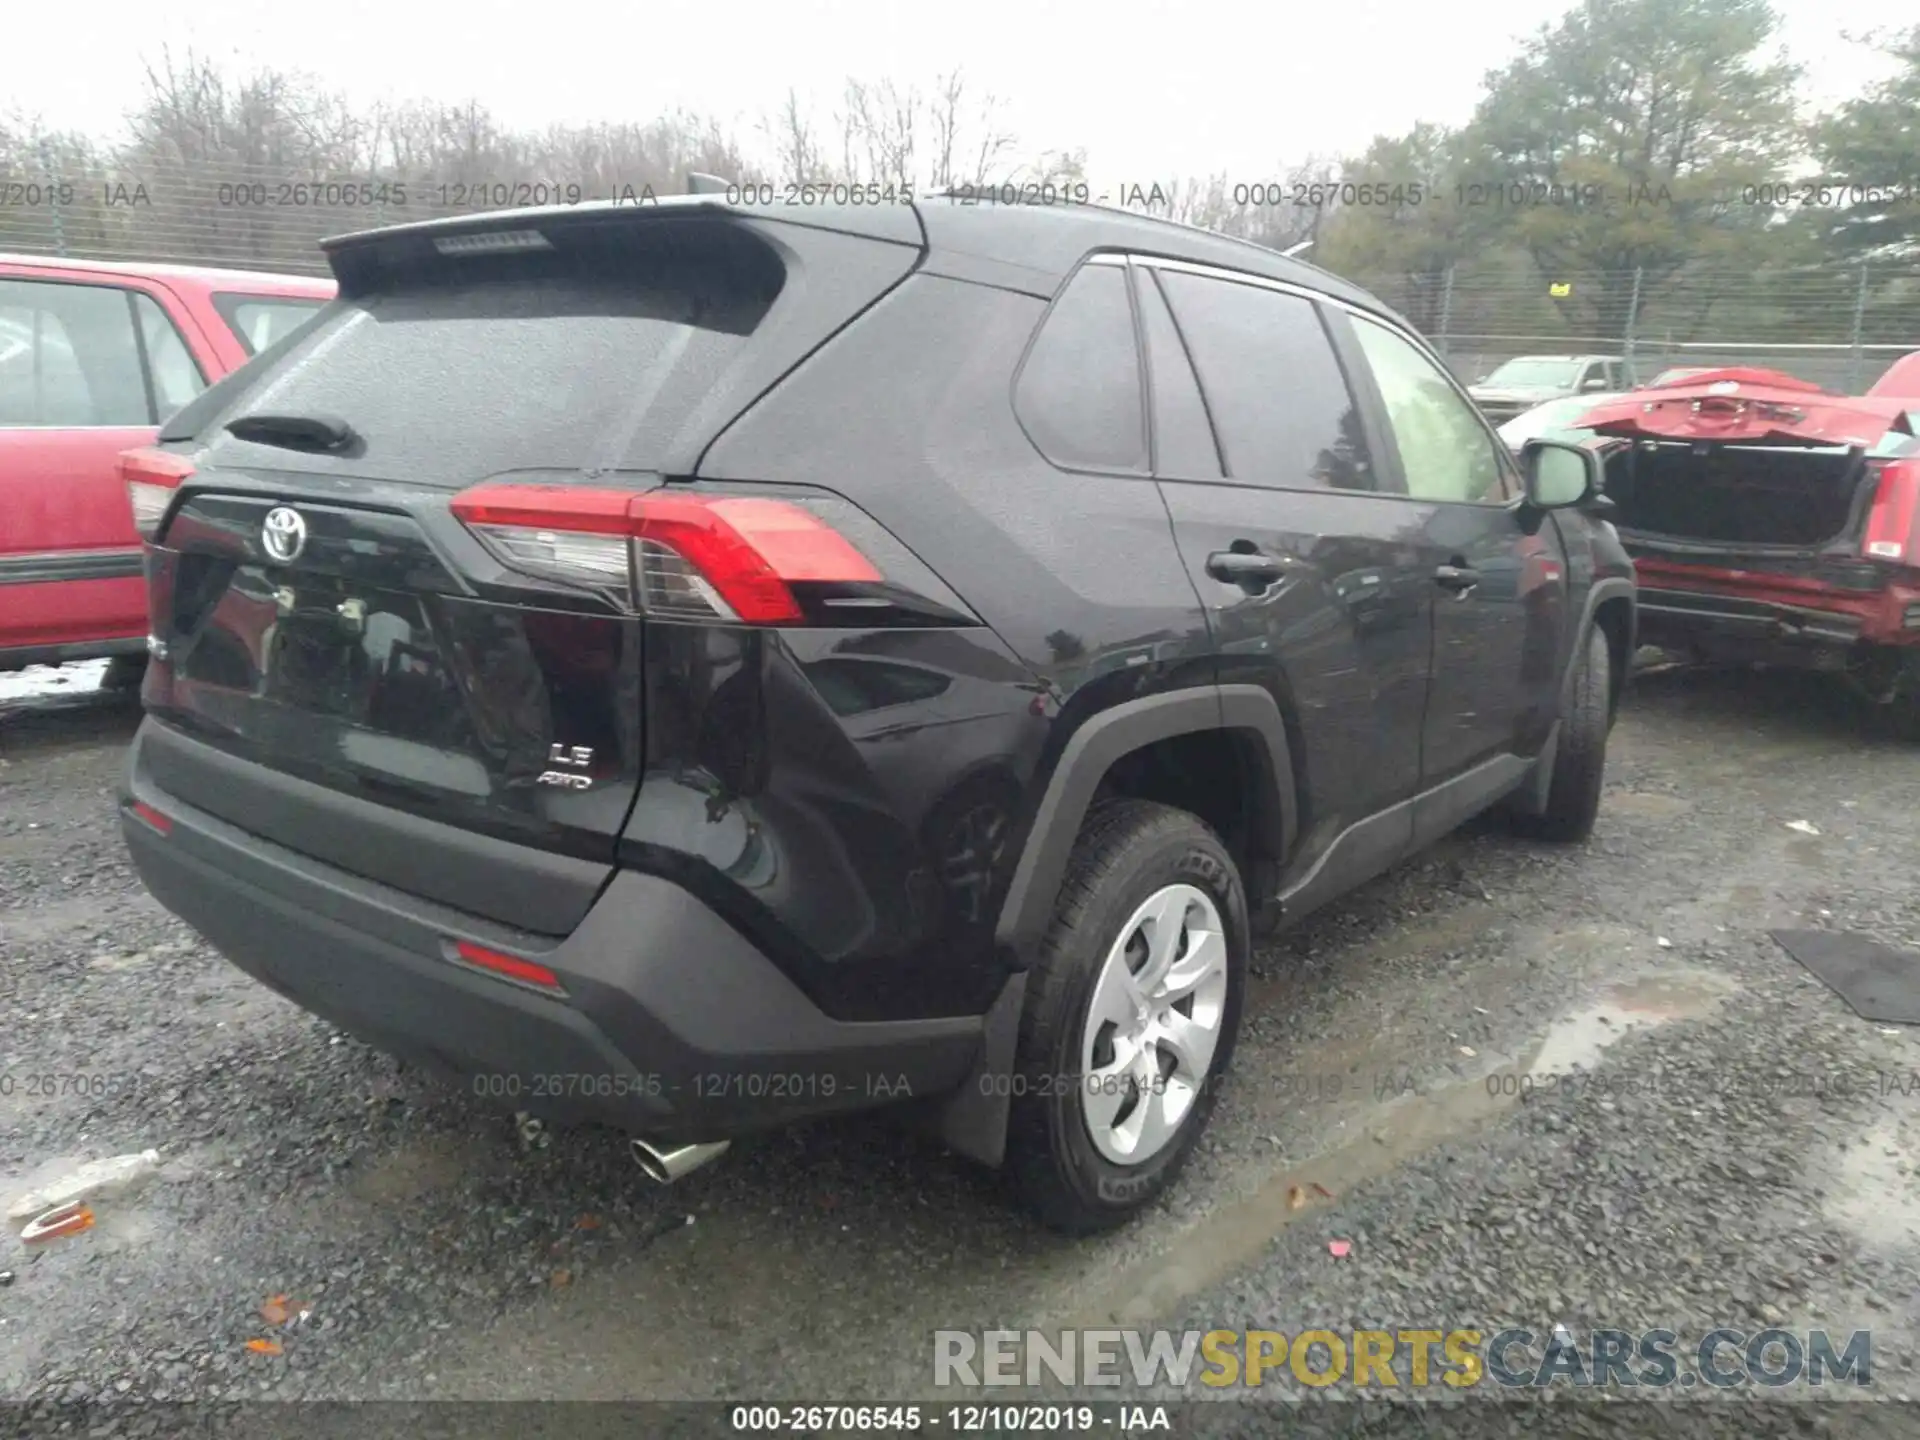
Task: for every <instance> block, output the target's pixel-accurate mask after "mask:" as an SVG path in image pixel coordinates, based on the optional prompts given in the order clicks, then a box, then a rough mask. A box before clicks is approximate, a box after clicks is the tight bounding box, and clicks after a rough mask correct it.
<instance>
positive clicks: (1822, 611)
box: [1636, 559, 1920, 665]
mask: <svg viewBox="0 0 1920 1440" xmlns="http://www.w3.org/2000/svg"><path fill="white" fill-rule="evenodd" d="M1636 568H1637V570H1638V572H1639V581H1640V585H1639V591H1640V633H1641V639H1642V640H1643V641H1644V642H1645V643H1647V644H1650V645H1671V646H1692V647H1696V648H1713V649H1719V650H1722V651H1728V650H1733V651H1740V652H1755V653H1756V654H1760V653H1762V652H1763V653H1764V655H1765V656H1766V657H1767V658H1772V659H1775V660H1784V661H1787V662H1791V661H1793V660H1794V659H1795V658H1796V657H1798V658H1799V659H1801V660H1803V661H1804V662H1805V663H1809V664H1817V665H1819V664H1833V663H1842V662H1843V660H1844V656H1845V654H1846V652H1848V651H1851V650H1853V649H1854V648H1855V647H1857V646H1860V645H1901V646H1908V645H1911V646H1920V585H1915V584H1909V583H1903V582H1902V581H1901V580H1899V579H1889V580H1888V581H1887V582H1886V583H1883V584H1881V585H1880V586H1878V587H1877V588H1848V587H1846V586H1842V585H1833V584H1825V583H1822V582H1820V581H1817V580H1814V579H1811V578H1808V577H1804V576H1798V575H1772V574H1768V573H1766V572H1763V571H1739V572H1736V571H1730V570H1725V569H1722V568H1718V567H1711V566H1699V567H1694V566H1689V565H1685V564H1681V563H1676V562H1673V561H1669V560H1646V559H1636ZM1900 573H1901V574H1903V575H1904V574H1907V573H1909V572H1900ZM1836 657H1837V658H1836Z"/></svg>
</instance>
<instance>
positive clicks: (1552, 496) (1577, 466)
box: [1520, 440, 1606, 510]
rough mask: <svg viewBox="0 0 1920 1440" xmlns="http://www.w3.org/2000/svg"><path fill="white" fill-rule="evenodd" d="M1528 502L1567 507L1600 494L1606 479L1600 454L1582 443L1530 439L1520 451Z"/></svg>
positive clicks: (1541, 506) (1552, 507)
mask: <svg viewBox="0 0 1920 1440" xmlns="http://www.w3.org/2000/svg"><path fill="white" fill-rule="evenodd" d="M1520 472H1521V475H1522V476H1523V477H1524V480H1525V483H1526V493H1527V502H1528V503H1529V504H1531V505H1533V506H1534V507H1535V508H1536V509H1540V510H1565V509H1567V508H1568V507H1570V506H1574V505H1579V504H1582V503H1584V502H1586V501H1587V500H1590V499H1591V498H1592V497H1594V496H1596V495H1598V494H1600V491H1601V486H1602V484H1603V483H1604V481H1605V478H1606V475H1605V471H1604V470H1603V469H1602V468H1601V464H1600V457H1599V456H1598V455H1596V454H1594V453H1593V452H1592V451H1591V450H1588V449H1586V448H1584V447H1583V446H1579V445H1567V444H1563V443H1562V442H1560V441H1558V440H1529V441H1528V442H1527V443H1526V444H1525V445H1524V446H1522V447H1521V450H1520Z"/></svg>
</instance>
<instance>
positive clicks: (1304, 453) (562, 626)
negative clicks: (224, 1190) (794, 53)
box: [122, 196, 1635, 1231]
mask: <svg viewBox="0 0 1920 1440" xmlns="http://www.w3.org/2000/svg"><path fill="white" fill-rule="evenodd" d="M326 249H327V254H328V257H329V260H330V262H331V264H332V267H333V270H334V272H335V274H336V275H337V277H338V279H339V285H340V294H339V298H338V299H337V300H336V301H335V302H333V303H332V304H330V305H329V306H327V307H326V308H325V309H324V310H323V311H321V312H319V313H317V314H316V315H315V316H314V317H312V319H311V320H310V321H309V322H308V323H307V324H305V325H304V326H302V327H301V328H300V329H299V330H298V331H296V332H294V333H293V334H291V335H289V336H288V337H286V338H285V339H284V340H283V341H282V342H281V343H279V344H277V345H275V346H273V347H272V348H271V350H270V351H268V352H265V353H263V354H262V355H261V356H259V357H258V358H257V359H256V360H255V361H254V362H253V363H252V364H249V365H248V366H246V367H245V368H244V369H242V370H240V371H238V372H237V373H236V374H235V375H233V376H232V377H230V378H229V379H228V380H226V381H223V382H221V383H220V384H217V385H215V386H214V387H213V388H212V389H211V390H209V391H207V392H206V393H205V394H204V395H203V396H202V397H201V398H200V399H198V400H197V401H195V402H194V403H193V404H191V405H189V406H188V407H187V408H186V409H185V410H184V411H182V412H180V413H179V414H178V415H177V416H176V417H174V419H173V420H172V422H171V423H170V424H168V425H167V426H166V427H165V429H164V430H163V431H162V433H161V436H160V440H159V443H158V444H157V445H156V446H155V447H153V448H150V449H146V450H140V451H134V452H130V453H129V454H128V455H127V456H126V457H124V459H123V461H122V466H123V473H124V475H125V477H126V480H127V483H128V486H129V493H130V495H131V497H132V501H133V506H134V511H135V514H136V517H137V519H138V521H139V523H140V525H141V527H142V529H143V531H144V532H145V534H146V536H147V539H148V549H147V573H148V577H149V583H150V588H151V601H152V616H153V621H152V625H153V635H152V639H151V641H150V642H149V648H150V650H151V653H152V663H151V665H150V667H149V669H148V673H147V678H146V681H145V688H144V692H143V693H144V699H145V704H146V710H147V715H146V719H145V721H144V723H143V724H142V726H141V728H140V732H139V735H138V737H137V739H136V740H135V742H134V745H133V749H132V753H131V757H130V761H129V771H128V778H127V782H126V793H125V797H124V804H123V824H124V831H125V835H126V838H127V842H128V844H129V845H130V847H131V849H132V853H133V858H134V861H135V863H136V864H137V865H138V867H139V870H140V873H141V875H142V876H143V877H144V879H145V881H146V883H147V885H148V886H149V887H150V888H151V889H152V891H153V893H154V894H155V895H156V896H158V897H159V899H160V900H161V901H162V903H164V904H165V905H166V906H167V907H168V908H170V909H171V910H173V911H174V912H176V913H177V914H179V915H180V916H182V917H183V918H185V919H186V920H187V921H189V922H190V923H191V924H192V925H194V926H195V927H196V928H197V929H198V930H200V931H201V932H202V933H203V934H205V935H206V936H207V938H208V939H209V940H210V941H211V942H212V943H213V944H214V945H215V946H217V947H218V948H219V949H221V950H222V951H224V952H225V953H226V954H227V955H229V956H230V957H231V958H232V959H233V960H234V962H235V963H237V964H238V965H240V966H242V967H243V968H244V969H246V970H247V971H249V972H250V973H251V974H253V975H255V976H257V977H258V978H259V979H260V980H262V981H263V982H265V983H266V984H268V985H270V986H272V987H273V988H274V989H276V990H278V991H280V992H282V993H283V994H285V995H287V996H288V997H290V998H291V999H293V1000H294V1001H296V1002H297V1003H299V1004H300V1005H302V1006H305V1007H306V1008H308V1009H309V1010H311V1011H313V1012H315V1013H316V1014H319V1015H321V1016H324V1017H326V1018H327V1019H328V1020H330V1021H332V1022H333V1023H335V1024H337V1025H339V1026H341V1027H343V1028H344V1029H346V1030H348V1031H350V1032H352V1033H353V1034H355V1035H358V1036H361V1037H364V1038H365V1039H366V1040H367V1041H368V1042H370V1043H371V1044H373V1045H375V1046H378V1047H380V1048H382V1049H384V1050H387V1051H389V1052H391V1053H392V1054H394V1055H396V1056H399V1057H401V1058H403V1059H404V1060H406V1061H409V1062H412V1063H415V1064H417V1065H419V1066H421V1067H423V1068H425V1069H428V1070H431V1071H435V1072H439V1073H443V1074H447V1075H450V1076H452V1077H454V1078H455V1079H457V1081H458V1082H459V1083H460V1084H461V1085H462V1086H463V1087H464V1088H468V1089H470V1090H471V1091H472V1092H473V1093H475V1094H478V1095H482V1096H486V1097H492V1098H495V1099H497V1100H499V1101H500V1102H501V1103H503V1104H506V1105H510V1106H513V1107H514V1108H517V1109H520V1110H525V1111H530V1112H532V1113H533V1114H534V1115H536V1116H540V1117H544V1118H547V1119H550V1120H556V1121H563V1122H573V1121H582V1120H596V1121H600V1122H604V1123H607V1124H610V1125H612V1126H615V1127H618V1128H619V1129H620V1130H622V1131H624V1132H626V1133H627V1134H628V1135H629V1136H633V1137H637V1138H636V1139H635V1140H634V1146H635V1151H636V1155H637V1156H638V1158H640V1159H641V1161H642V1163H643V1165H645V1166H646V1167H647V1168H648V1170H649V1172H650V1173H652V1174H654V1175H655V1177H656V1178H660V1179H669V1178H673V1177H674V1176H677V1175H678V1174H680V1173H683V1172H684V1171H686V1170H688V1169H691V1168H693V1167H694V1166H696V1165H698V1164H701V1163H703V1162H704V1161H706V1160H708V1159H711V1158H712V1157H713V1156H714V1155H716V1154H717V1153H719V1151H720V1150H722V1149H724V1148H725V1142H726V1141H727V1140H729V1139H730V1138H732V1137H735V1136H739V1135H742V1134H745V1133H747V1132H749V1131H752V1130H755V1129H758V1128H761V1127H766V1126H770V1125H777V1124H780V1123H783V1122H788V1121H793V1120H796V1119H800V1118H803V1117H809V1116H817V1115H822V1114H826V1113H830V1112H840V1111H849V1110H858V1109H866V1108H871V1107H879V1106H882V1105H899V1104H904V1103H906V1102H911V1107H910V1109H909V1110H908V1111H907V1112H906V1113H908V1114H910V1115H912V1116H914V1117H917V1118H918V1119H919V1120H920V1121H922V1122H923V1123H925V1124H927V1125H929V1126H930V1127H932V1128H934V1129H935V1130H936V1131H937V1133H938V1134H940V1135H941V1136H943V1137H944V1139H945V1140H946V1142H947V1143H948V1144H949V1145H950V1146H951V1147H952V1148H953V1149H955V1150H956V1151H959V1152H960V1153H962V1154H965V1155H968V1156H971V1157H973V1158H975V1159H978V1160H981V1161H983V1162H985V1163H987V1164H990V1165H997V1166H1001V1167H1003V1168H1004V1170H1005V1172H1006V1173H1007V1175H1008V1176H1009V1177H1010V1179H1011V1181H1012V1183H1013V1185H1014V1188H1015V1189H1016V1190H1017V1191H1018V1192H1020V1193H1021V1194H1022V1195H1023V1196H1024V1197H1025V1199H1026V1201H1027V1202H1028V1203H1029V1204H1030V1205H1031V1206H1032V1207H1033V1208H1034V1209H1035V1210H1036V1211H1037V1212H1038V1214H1039V1215H1040V1216H1041V1217H1042V1218H1043V1219H1044V1220H1045V1221H1047V1222H1048V1223H1050V1224H1052V1225H1054V1226H1056V1227H1059V1228H1061V1229H1066V1230H1071V1231H1087V1230H1095V1229H1099V1228H1102V1227H1105V1226H1108V1225H1111V1224H1114V1223H1117V1222H1118V1221H1120V1220H1122V1219H1123V1218H1125V1217H1126V1216H1127V1215H1129V1214H1131V1213H1132V1212H1134V1211H1136V1210H1138V1209H1139V1208H1140V1207H1141V1206H1143V1205H1145V1204H1146V1203H1148V1202H1149V1201H1151V1200H1152V1199H1153V1197H1154V1196H1156V1195H1157V1194H1158V1193H1159V1192H1160V1191H1162V1190H1163V1189H1164V1188H1165V1187H1166V1185H1167V1184H1168V1182H1169V1180H1170V1179H1171V1178H1172V1175H1173V1173H1174V1172H1175V1170H1176V1169H1177V1167H1178V1166H1179V1165H1180V1163H1181V1161H1182V1160H1183V1158H1184V1157H1185V1156H1186V1155H1187V1153H1188V1152H1189V1151H1190V1150H1191V1149H1192V1147H1193V1145H1194V1142H1195V1140H1196V1139H1197V1137H1198V1135H1199V1133H1200V1131H1201V1129H1202V1128H1203V1126H1204V1124H1205V1121H1206V1117H1207V1115H1208V1112H1209V1110H1210V1108H1211V1106H1212V1102H1213V1099H1214V1095H1215V1092H1216V1088H1217V1085H1218V1082H1219V1080H1220V1077H1221V1075H1222V1073H1223V1071H1224V1070H1225V1069H1226V1067H1227V1064H1228V1061H1229V1058H1230V1056H1231V1054H1232V1051H1233V1046H1234V1037H1235V1032H1236V1030H1237V1028H1238V1026H1239V1022H1240V1009H1241V1004H1242V997H1243V995H1244V994H1245V977H1246V970H1247V958H1248V950H1249V945H1250V943H1251V940H1252V937H1253V936H1254V935H1255V934H1256V933H1258V932H1262V931H1264V930H1265V929H1267V928H1269V927H1270V926H1272V925H1274V924H1276V923H1282V922H1284V921H1290V920H1291V919H1292V918H1294V917H1296V916H1298V915H1300V914H1303V913H1305V912H1306V911H1308V910H1309V909H1311V908H1312V907H1313V906H1315V905H1316V904H1319V903H1321V902H1323V901H1325V900H1327V899H1328V898H1329V897H1332V896H1334V895H1337V894H1339V893H1341V892H1343V891H1346V890H1348V889H1350V888H1352V887H1353V886H1354V885H1356V884H1358V883H1359V882H1361V881H1362V880H1364V879H1366V878H1367V877H1369V876H1371V875H1374V874H1376V873H1378V872H1379V871H1381V870H1382V869H1384V868H1386V867H1387V866H1390V865H1392V864H1393V863H1394V862H1395V861H1397V860H1399V859H1400V858H1401V857H1403V856H1405V855H1407V854H1408V853H1409V852H1411V851H1412V850H1414V849H1415V848H1416V847H1418V846H1420V845H1422V844H1424V843H1426V842H1428V841H1430V840H1432V839H1433V838H1434V837H1436V836H1438V835H1440V834H1442V833H1443V832H1445V831H1447V830H1450V829H1452V828H1453V827H1454V826H1456V825H1457V824H1459V823H1460V822H1461V821H1462V820H1464V819H1466V818H1467V817H1468V816H1470V815H1473V814H1474V813H1475V812H1477V811H1481V810H1485V809H1487V808H1489V807H1492V806H1494V805H1496V804H1498V805H1501V806H1503V807H1504V808H1505V809H1507V810H1508V811H1510V812H1511V813H1512V814H1513V815H1514V817H1515V819H1516V821H1517V822H1518V823H1520V824H1521V825H1523V826H1524V827H1526V828H1528V829H1530V830H1532V831H1534V832H1536V833H1539V834H1542V835H1544V836H1546V837H1549V838H1559V839H1569V840H1570V839H1578V838H1580V837H1582V836H1584V835H1585V834H1586V833H1587V831H1588V828H1589V827H1590V825H1591V824H1592V821H1593V817H1594V811H1595V807H1596V805H1597V803H1598V797H1599V791H1600V783H1601V767H1602V763H1603V756H1604V750H1605V745H1606V740H1607V734H1608V730H1609V727H1610V725H1611V722H1612V718H1613V713H1614V708H1615V704H1616V701H1617V698H1618V694H1619V691H1620V687H1621V682H1622V679H1623V676H1624V675H1625V671H1626V662H1627V658H1628V656H1629V655H1630V654H1631V653H1632V648H1633V639H1634V626H1635V616H1634V603H1635V602H1634V589H1633V581H1632V570H1631V567H1630V565H1629V563H1628V561H1627V559H1626V557H1625V555H1624V554H1623V553H1622V551H1621V549H1620V547H1619V545H1618V544H1617V543H1616V540H1615V538H1614V535H1613V532H1612V528H1611V526H1610V525H1608V524H1607V523H1606V521H1605V520H1604V519H1603V518H1601V517H1600V514H1599V512H1600V511H1601V510H1602V509H1603V508H1604V506H1605V503H1606V502H1605V501H1604V500H1603V499H1599V498H1596V494H1597V482H1598V476H1599V470H1598V461H1597V459H1596V458H1594V457H1592V456H1590V455H1588V454H1587V453H1585V452H1584V451H1582V450H1580V449H1578V448H1570V447H1567V446H1564V445H1556V444H1542V443H1538V442H1536V444H1534V445H1533V446H1530V447H1529V448H1528V450H1527V451H1525V452H1523V453H1522V454H1521V455H1520V456H1518V457H1516V456H1514V455H1512V454H1510V453H1509V451H1508V450H1507V448H1506V447H1505V446H1504V445H1502V444H1501V442H1500V439H1499V437H1498V435H1496V434H1495V433H1494V431H1493V430H1492V429H1491V428H1490V427H1489V426H1488V424H1487V423H1486V422H1485V420H1484V419H1483V418H1482V416H1481V415H1480V414H1479V412H1478V411H1477V410H1476V409H1475V408H1474V406H1473V404H1472V402H1471V401H1470V400H1469V399H1468V398H1467V396H1466V394H1465V393H1464V391H1463V390H1462V389H1461V388H1460V386H1459V385H1458V384H1457V383H1456V382H1455V381H1454V379H1453V378H1452V377H1451V376H1450V375H1449V374H1448V372H1447V371H1446V369H1445V368H1444V367H1443V366H1442V364H1441V363H1440V362H1439V361H1438V360H1437V359H1435V357H1434V355H1433V354H1432V352H1431V351H1430V350H1429V349H1428V348H1427V347H1426V346H1425V345H1424V344H1423V343H1422V342H1421V341H1420V339H1419V338H1418V337H1417V336H1416V335H1415V334H1414V333H1413V332H1412V331H1411V330H1410V329H1409V328H1408V327H1407V326H1406V325H1405V324H1404V323H1403V322H1401V321H1399V320H1398V319H1396V318H1395V317H1394V316H1393V315H1392V314H1391V313H1389V312H1387V311H1385V310H1384V309H1382V307H1381V306H1380V305H1379V304H1378V303H1377V302H1375V301H1374V300H1373V299H1371V298H1370V297H1369V296H1368V295H1366V294H1365V293H1364V292H1362V291H1360V290H1357V289H1355V288H1354V287H1352V286H1350V285H1347V284H1345V283H1343V282H1341V281H1340V280H1337V279H1335V278H1334V277H1332V276H1331V275H1328V274H1326V273H1324V272H1322V271H1320V270H1318V269H1316V268H1314V267H1312V266H1309V265H1305V264H1302V263H1299V262H1296V261H1292V260H1288V259H1285V258H1282V257H1280V256H1278V255H1276V254H1274V253H1272V252H1270V251H1267V250H1264V249H1260V248H1258V247H1255V246H1253V245H1250V244H1245V243H1242V242H1238V241H1234V240H1230V239H1226V238H1224V237H1220V236H1215V235H1211V234H1207V233H1204V232H1201V231H1196V230H1192V229H1189V228H1187V227H1184V226H1178V225H1173V224H1168V223H1165V222H1160V221H1156V220H1152V219H1148V218H1146V217H1142V216H1138V215H1130V214H1126V213H1123V212H1116V211H1108V210H1103V209H1099V208H1093V207H1084V206H1081V207H1073V208H1042V207H984V206H972V205H966V204H962V203H958V202H956V201H951V200H944V199H943V200H936V201H921V202H919V203H914V204H903V205H877V206H865V207H853V208H848V209H844V210H834V209H815V208H807V209H798V208H783V207H780V206H771V207H759V208H756V207H750V206H749V207H742V206H736V205H728V204H723V203H720V201H719V200H717V199H714V198H709V197H700V196H693V197H687V198H685V199H683V200H679V201H674V202H663V203H660V204H658V205H645V206H639V207H635V206H619V207H610V208H594V207H580V208H576V209H566V210H557V209H556V210H537V211H518V212H512V213H504V214H497V215H482V216H464V217H459V218H456V219H451V220H444V221H439V220H436V221H431V222H427V223H423V224H417V225H406V226H400V227H397V228H391V229H385V230H380V231H375V232H371V233H366V234H358V235H350V236H347V237H344V238H342V239H339V240H336V241H332V242H329V243H328V245H327V247H326Z"/></svg>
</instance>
